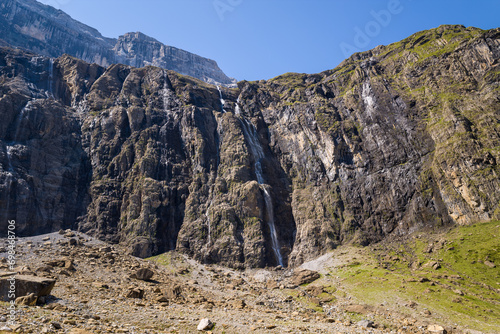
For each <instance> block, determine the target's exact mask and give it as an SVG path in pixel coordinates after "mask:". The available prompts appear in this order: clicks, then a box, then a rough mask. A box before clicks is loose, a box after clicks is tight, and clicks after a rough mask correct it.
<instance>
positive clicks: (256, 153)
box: [240, 117, 283, 266]
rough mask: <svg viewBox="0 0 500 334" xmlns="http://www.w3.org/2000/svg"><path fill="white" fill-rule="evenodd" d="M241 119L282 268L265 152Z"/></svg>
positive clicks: (245, 122) (273, 243)
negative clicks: (264, 162)
mask: <svg viewBox="0 0 500 334" xmlns="http://www.w3.org/2000/svg"><path fill="white" fill-rule="evenodd" d="M240 119H241V125H242V128H243V134H244V135H245V138H247V140H248V144H249V146H250V152H251V153H252V156H253V157H254V159H255V168H254V170H255V175H256V176H257V182H259V185H260V188H261V189H262V191H263V192H264V201H265V205H266V210H267V215H268V218H267V224H268V226H269V230H270V232H271V244H272V248H273V252H274V255H275V256H276V260H277V261H278V264H279V265H280V266H283V257H282V256H281V251H280V245H279V242H278V234H277V233H276V226H275V224H274V209H273V201H272V198H271V195H270V194H269V191H268V190H267V187H266V185H265V181H264V173H263V171H262V164H261V160H262V159H264V157H265V156H264V151H263V149H262V145H261V144H260V141H259V137H258V135H257V131H256V130H255V127H254V126H253V125H251V124H250V123H249V122H248V121H247V120H246V119H245V118H244V117H242V118H240Z"/></svg>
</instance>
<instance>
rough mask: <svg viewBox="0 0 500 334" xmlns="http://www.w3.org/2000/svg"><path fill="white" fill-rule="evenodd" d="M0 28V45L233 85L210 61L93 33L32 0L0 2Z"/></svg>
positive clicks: (133, 37) (135, 38)
mask: <svg viewBox="0 0 500 334" xmlns="http://www.w3.org/2000/svg"><path fill="white" fill-rule="evenodd" d="M0 29H1V31H2V35H1V36H0V45H1V44H6V45H9V46H14V47H20V48H23V49H26V50H30V51H32V52H35V53H38V54H40V55H44V56H49V57H60V56H62V55H63V54H69V55H71V56H74V57H77V58H80V59H83V60H85V61H87V62H91V63H96V64H99V65H102V66H105V67H107V66H109V65H111V64H114V63H122V64H126V65H132V66H135V67H144V66H147V65H153V66H158V67H162V68H165V69H169V70H173V71H176V72H178V73H181V74H184V75H189V76H192V77H195V78H198V79H200V80H203V81H205V82H209V83H211V84H218V85H224V86H235V84H236V81H235V79H232V78H229V77H227V76H226V75H225V74H224V72H222V70H221V69H220V68H219V66H218V65H217V63H216V62H215V61H214V60H211V59H207V58H203V57H200V56H198V55H195V54H193V53H190V52H187V51H184V50H181V49H178V48H175V47H172V46H168V45H164V44H162V43H160V42H158V41H157V40H155V39H153V38H151V37H149V36H146V35H144V34H142V33H140V32H137V33H127V34H125V35H123V36H120V37H119V38H118V39H115V38H107V37H104V36H102V35H101V34H100V33H99V31H97V30H96V29H94V28H91V27H89V26H87V25H85V24H83V23H80V22H78V21H76V20H73V19H72V18H71V17H70V16H69V15H67V14H66V13H64V12H62V11H61V10H57V9H55V8H53V7H50V6H46V5H44V4H42V3H40V2H37V1H36V0H4V1H2V2H1V3H0Z"/></svg>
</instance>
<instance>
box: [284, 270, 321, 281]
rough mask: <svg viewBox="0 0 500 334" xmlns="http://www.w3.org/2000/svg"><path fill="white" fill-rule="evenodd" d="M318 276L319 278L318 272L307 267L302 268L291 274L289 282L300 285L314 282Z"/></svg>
mask: <svg viewBox="0 0 500 334" xmlns="http://www.w3.org/2000/svg"><path fill="white" fill-rule="evenodd" d="M318 278H320V274H319V273H318V272H316V271H313V270H309V269H302V270H300V271H296V272H295V273H294V274H293V276H292V278H291V282H292V283H293V284H295V285H302V284H307V283H311V282H314V281H315V280H317V279H318Z"/></svg>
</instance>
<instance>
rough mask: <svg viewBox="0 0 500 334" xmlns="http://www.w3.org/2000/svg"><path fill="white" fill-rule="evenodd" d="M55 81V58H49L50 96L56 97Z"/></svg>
mask: <svg viewBox="0 0 500 334" xmlns="http://www.w3.org/2000/svg"><path fill="white" fill-rule="evenodd" d="M53 81H54V58H49V94H50V97H54V94H53V93H54V91H53V88H52V83H53Z"/></svg>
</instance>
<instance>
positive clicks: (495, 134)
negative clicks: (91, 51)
mask: <svg viewBox="0 0 500 334" xmlns="http://www.w3.org/2000/svg"><path fill="white" fill-rule="evenodd" d="M1 50H2V53H1V57H0V66H1V68H0V75H1V76H0V78H1V79H0V83H1V86H0V89H1V90H0V92H1V94H2V95H1V97H0V105H1V109H0V110H1V112H2V117H3V119H4V120H5V121H4V122H2V124H1V126H0V140H1V144H0V145H1V146H0V162H1V166H2V172H1V174H0V187H1V188H0V201H1V202H0V203H1V206H2V208H6V210H2V212H4V215H5V217H6V219H7V218H10V219H16V221H17V222H18V229H19V231H18V233H19V234H30V233H39V232H40V231H49V230H55V229H58V228H60V227H76V228H79V229H80V230H82V231H86V232H90V233H93V234H95V235H97V236H99V237H100V238H101V239H106V240H109V241H112V242H121V243H123V244H126V245H128V246H129V248H130V250H131V251H132V252H133V253H134V254H135V255H138V256H142V257H145V256H149V255H151V254H155V253H159V252H163V251H166V250H170V249H177V250H180V251H183V252H185V253H187V254H189V255H191V256H193V257H195V258H197V259H199V260H201V261H204V262H218V263H222V264H226V265H230V266H233V267H244V266H252V267H258V266H264V265H267V264H278V263H280V262H282V263H283V264H284V265H296V264H299V263H301V262H303V261H305V260H307V259H311V258H313V257H315V256H318V255H320V254H322V253H324V252H325V251H327V250H329V249H332V248H335V247H336V246H337V245H339V244H342V243H347V242H356V243H359V244H368V243H371V242H376V241H378V240H381V239H383V238H385V237H387V236H391V235H397V234H407V233H410V232H413V231H416V230H419V229H432V228H435V227H438V226H443V225H446V224H454V223H456V224H470V223H474V222H476V221H483V220H489V219H492V218H497V219H498V218H499V217H500V206H499V202H500V190H499V189H500V178H499V172H500V168H499V165H498V161H499V159H500V152H499V147H500V128H499V126H500V113H499V110H500V96H499V82H500V68H499V65H498V59H499V56H500V31H499V30H498V29H495V30H490V31H482V30H479V29H473V28H470V29H469V28H467V29H466V28H464V27H461V26H444V27H440V28H438V29H434V30H431V31H426V32H421V33H418V34H415V35H413V36H411V37H409V38H407V39H405V40H403V41H401V42H398V43H395V44H392V45H389V46H386V47H385V46H381V47H378V48H377V49H375V50H372V51H369V52H365V53H359V54H355V55H353V56H352V57H351V58H349V59H348V60H346V61H344V62H343V63H342V64H341V65H340V66H338V67H337V68H336V69H334V70H330V71H326V72H323V73H319V74H312V75H305V74H294V73H289V74H285V75H282V76H279V77H277V78H274V79H271V80H268V81H259V82H240V83H239V84H238V88H234V89H227V88H224V89H221V91H220V92H219V91H218V89H217V87H214V86H211V85H208V84H206V83H204V82H201V81H198V80H195V79H192V78H189V77H185V76H182V75H179V74H177V73H175V72H172V71H165V70H163V69H160V68H157V67H146V68H133V67H129V66H125V65H111V66H110V67H108V68H107V69H105V68H102V67H99V66H97V65H89V64H87V63H84V62H83V61H80V60H76V59H74V58H71V57H69V56H64V57H61V58H58V59H56V60H55V61H54V62H51V61H50V59H47V58H40V57H36V56H34V55H31V54H26V53H22V52H20V51H14V50H10V49H6V48H4V49H1ZM5 222H6V220H5V219H4V220H3V221H2V222H1V224H5Z"/></svg>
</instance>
